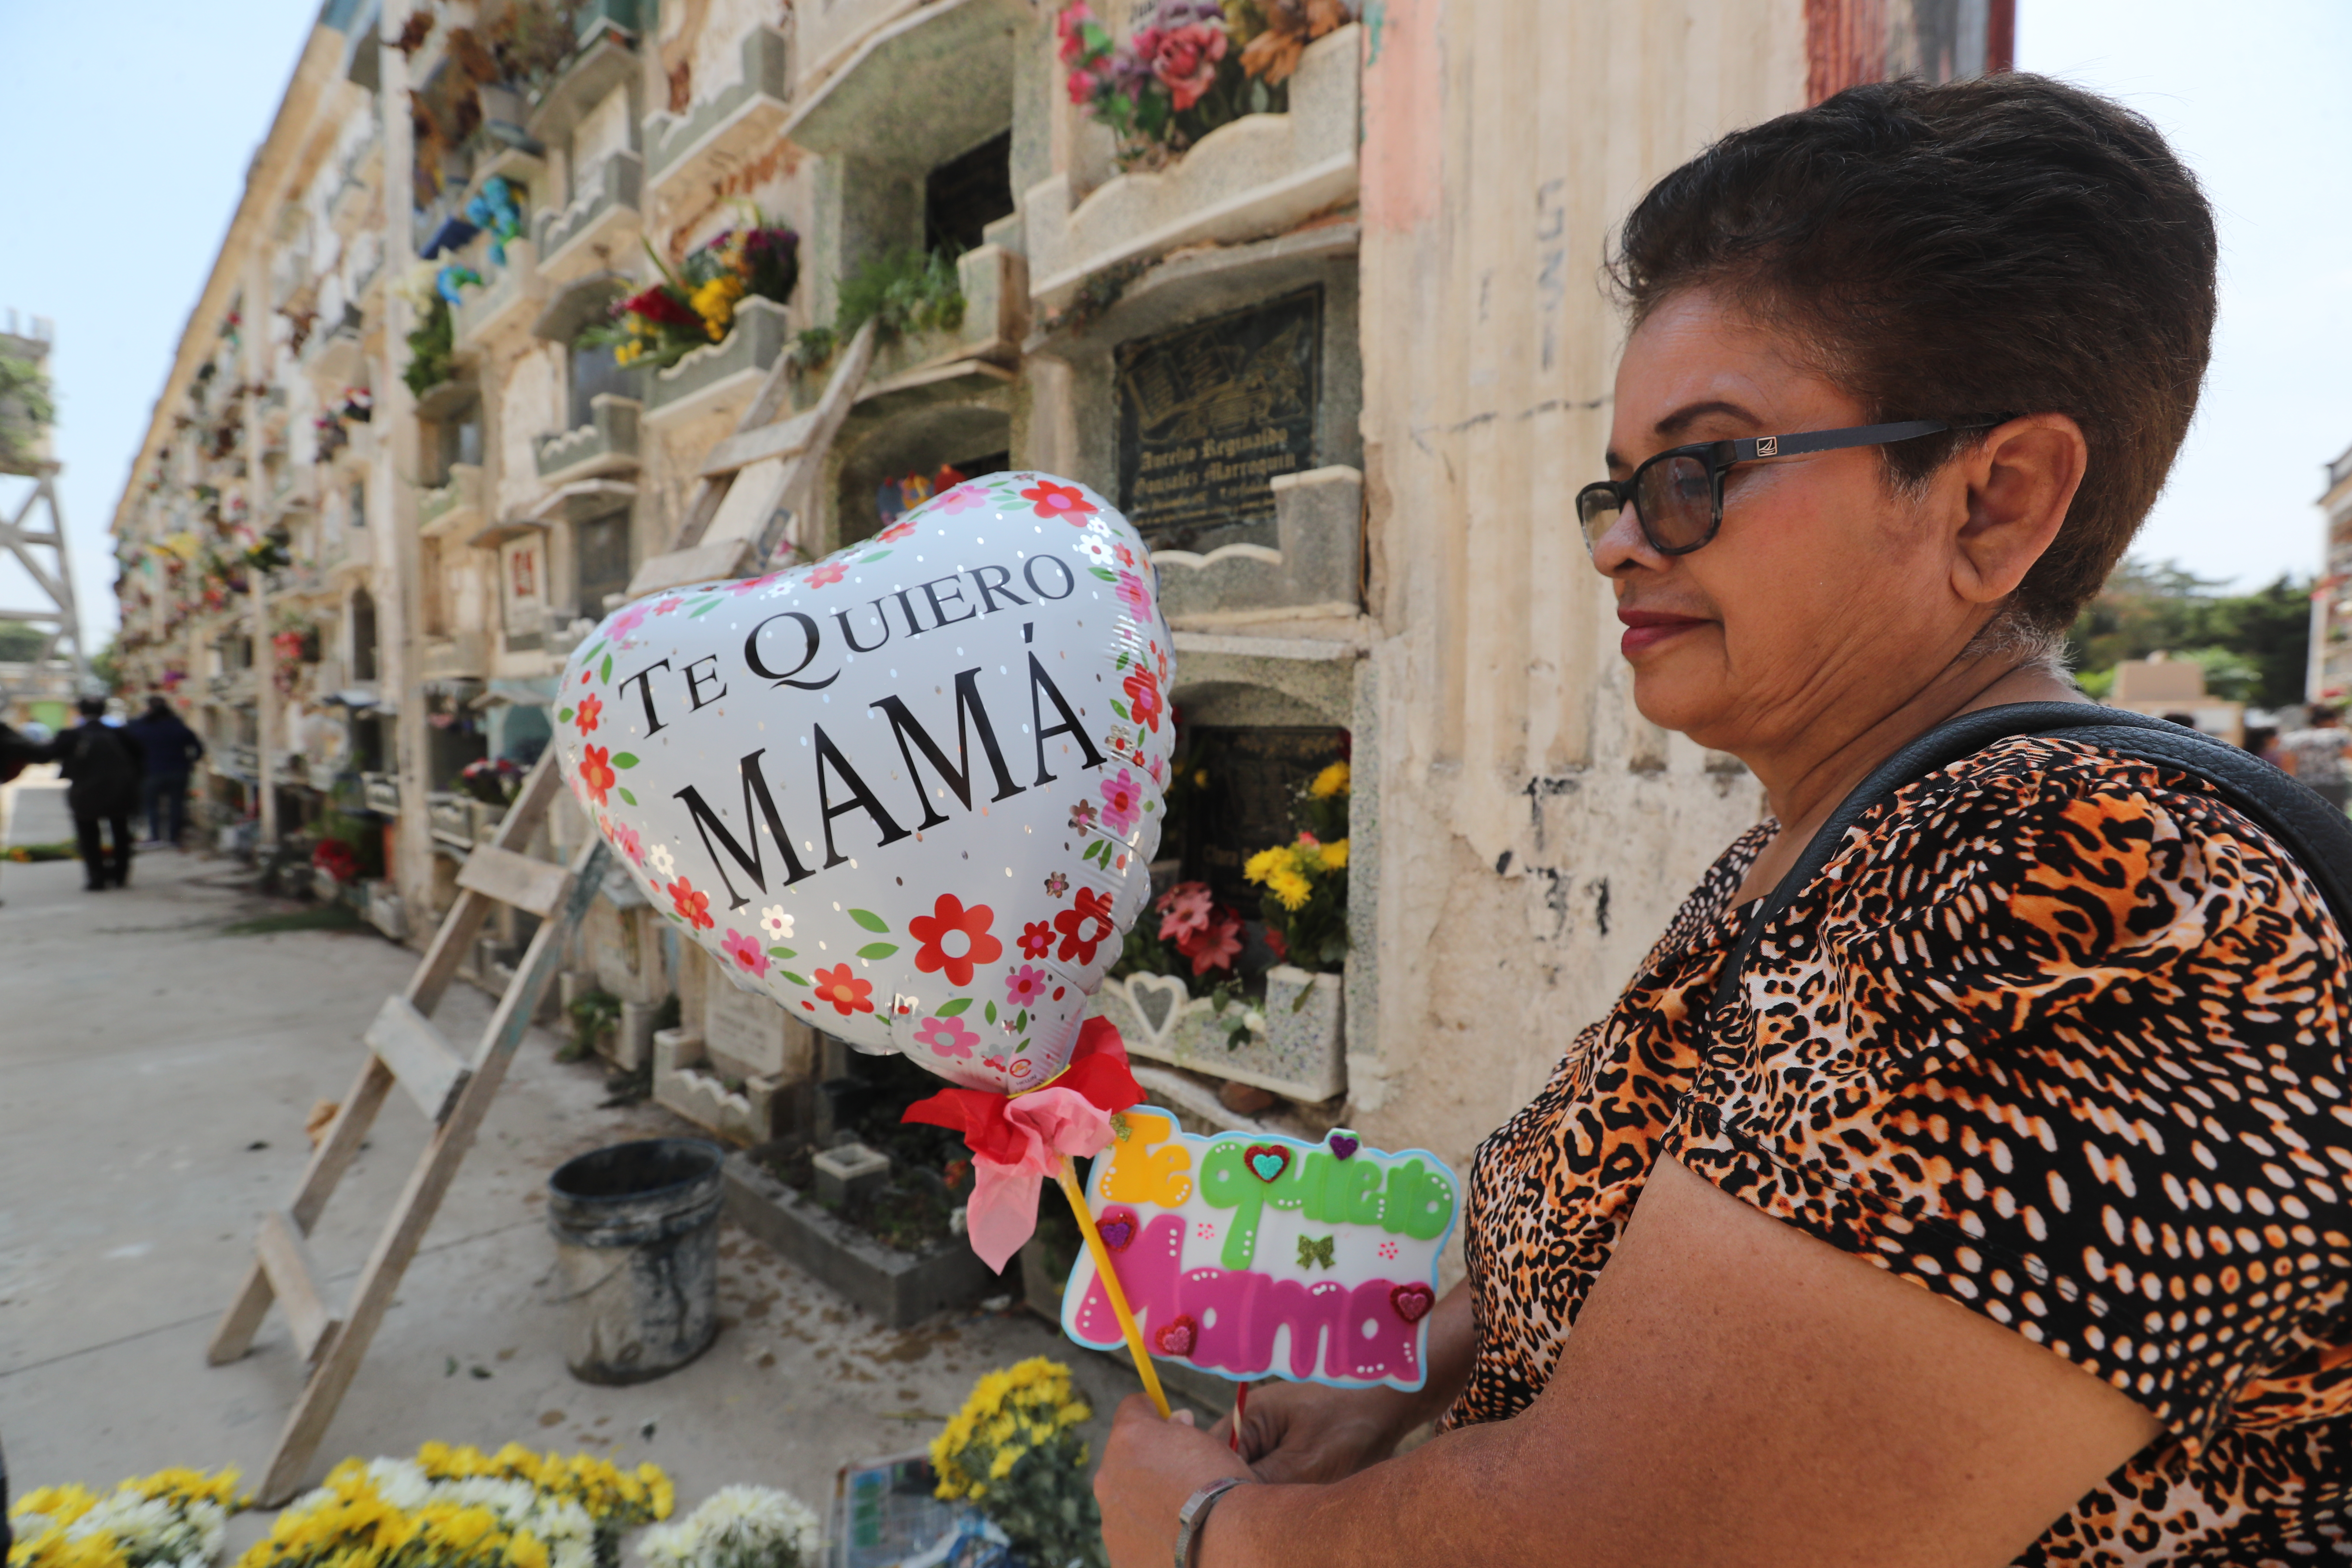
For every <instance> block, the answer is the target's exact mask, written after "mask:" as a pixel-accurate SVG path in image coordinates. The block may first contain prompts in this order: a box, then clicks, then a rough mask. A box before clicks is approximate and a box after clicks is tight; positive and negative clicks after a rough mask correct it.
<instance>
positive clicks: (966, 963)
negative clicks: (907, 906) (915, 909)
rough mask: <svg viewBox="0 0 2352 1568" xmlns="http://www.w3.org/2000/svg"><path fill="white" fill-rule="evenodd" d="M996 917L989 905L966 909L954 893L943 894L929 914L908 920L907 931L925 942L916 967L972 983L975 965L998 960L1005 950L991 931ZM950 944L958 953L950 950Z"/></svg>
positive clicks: (953, 982) (955, 981) (958, 983)
mask: <svg viewBox="0 0 2352 1568" xmlns="http://www.w3.org/2000/svg"><path fill="white" fill-rule="evenodd" d="M995 919H996V914H995V911H994V910H991V909H990V908H989V907H988V906H987V905H986V904H974V905H972V906H971V908H970V909H966V908H964V904H963V900H961V899H959V898H957V897H956V896H955V895H954V894H953V893H941V894H940V901H939V902H938V903H937V904H935V905H933V906H932V908H931V912H930V913H929V914H927V915H917V916H916V917H915V918H914V919H913V920H910V921H908V922H907V933H908V935H909V936H911V937H913V938H914V939H915V940H916V941H917V942H921V943H922V944H923V945H922V946H921V947H920V948H919V949H917V950H916V952H915V967H916V968H917V969H919V970H920V971H921V972H922V973H925V974H944V975H946V976H947V982H948V984H950V985H955V986H964V985H969V984H971V972H972V970H973V969H974V968H975V967H977V966H978V965H980V964H983V963H995V962H996V961H997V959H998V958H999V957H1000V956H1002V955H1003V952H1004V944H1003V942H999V941H997V940H996V939H995V938H994V937H992V936H991V935H989V934H988V928H989V927H990V925H992V923H994V921H995ZM950 943H953V945H954V947H955V949H956V951H955V952H949V951H948V947H949V944H950Z"/></svg>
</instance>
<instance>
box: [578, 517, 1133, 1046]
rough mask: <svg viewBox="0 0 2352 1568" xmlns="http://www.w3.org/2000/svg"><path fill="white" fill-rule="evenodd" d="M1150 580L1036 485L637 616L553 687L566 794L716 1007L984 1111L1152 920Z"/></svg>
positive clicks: (706, 588)
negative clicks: (919, 1075)
mask: <svg viewBox="0 0 2352 1568" xmlns="http://www.w3.org/2000/svg"><path fill="white" fill-rule="evenodd" d="M1170 647H1171V639H1170V637H1169V636H1168V628H1167V625H1166V622H1165V621H1164V620H1163V618H1162V617H1161V616H1160V607H1159V603H1158V596H1157V593H1156V583H1155V580H1154V577H1153V574H1152V569H1151V564H1150V555H1149V553H1148V552H1146V550H1145V548H1144V545H1143V542H1142V540H1141V539H1140V538H1139V536H1138V535H1137V533H1136V531H1135V529H1134V527H1133V526H1132V525H1131V524H1129V522H1128V521H1127V520H1126V519H1125V518H1123V517H1121V516H1120V515H1119V514H1118V512H1117V511H1115V510H1112V509H1111V507H1110V505H1109V504H1108V502H1106V501H1105V500H1103V499H1102V498H1101V497H1100V496H1097V495H1096V494H1095V493H1094V492H1093V491H1091V490H1089V489H1086V488H1085V487H1084V486H1082V485H1076V484H1070V483H1067V482H1065V481H1063V480H1060V479H1053V478H1051V477H1050V476H1046V475H1043V474H1034V473H1007V474H991V475H988V476H986V477H985V478H982V479H973V480H971V481H969V482H967V483H964V484H961V485H957V486H956V487H954V488H953V489H949V490H946V491H943V492H942V493H941V494H940V495H938V496H936V497H934V498H933V499H932V500H929V502H927V503H926V504H925V505H923V506H922V507H921V508H919V510H915V511H911V512H909V513H908V514H907V515H906V516H905V517H903V518H901V519H900V520H899V521H898V522H896V523H893V524H892V525H891V526H889V527H888V528H886V529H884V530H883V531H881V532H880V533H879V534H877V536H876V537H875V538H874V539H872V540H870V541H867V542H864V543H861V544H856V545H853V546H851V547H849V548H848V549H845V550H843V551H839V552H836V553H835V554H833V555H830V556H827V557H826V558H825V559H824V560H823V561H820V562H816V563H812V564H809V565H805V566H797V567H793V568H792V569H790V570H788V571H782V572H774V573H771V574H768V575H766V576H764V577H755V578H751V579H749V580H747V581H742V582H728V583H708V584H701V585H700V586H697V587H690V588H681V589H677V590H675V591H673V592H669V593H665V594H661V595H655V596H652V597H648V598H645V599H640V600H638V601H636V602H635V603H634V604H631V605H625V606H624V607H623V608H621V609H619V610H617V611H615V612H614V614H612V615H610V616H606V617H605V618H604V623H603V624H602V625H601V626H598V627H597V628H596V630H595V632H594V633H593V635H592V636H590V637H588V638H587V639H586V640H585V641H584V642H583V643H582V645H581V647H580V648H579V650H578V651H577V652H575V653H574V654H573V655H572V658H571V661H570V663H569V664H568V665H567V666H566V667H565V669H564V673H563V685H562V693H561V695H560V697H559V699H558V700H557V702H556V704H555V706H556V735H557V741H556V744H557V745H558V746H559V748H560V755H561V758H562V766H563V773H564V776H565V778H566V779H567V780H568V781H569V782H570V784H571V785H572V790H573V792H574V793H575V794H576V795H577V796H578V797H579V800H580V802H581V804H582V805H583V806H584V807H586V808H587V810H588V812H589V813H590V815H591V816H593V817H594V819H595V823H596V827H597V831H599V832H600V833H602V834H603V835H604V837H605V838H606V839H607V840H608V841H609V842H610V843H611V844H612V846H613V847H614V849H615V850H617V851H618V852H619V855H620V857H621V858H622V859H623V860H625V862H626V863H627V865H628V867H629V869H630V871H631V873H632V874H633V875H635V877H636V878H637V879H638V880H639V881H641V882H642V883H643V884H644V885H645V888H646V895H647V897H648V898H650V899H651V900H652V901H653V905H654V907H655V908H656V909H657V910H662V911H663V912H664V913H665V914H667V916H668V918H669V919H670V920H671V921H675V922H676V923H677V926H678V928H679V930H681V931H686V932H688V933H689V934H691V935H692V936H693V938H694V940H695V941H697V942H700V943H701V944H702V946H703V947H704V948H706V949H708V950H709V952H710V953H711V954H712V956H713V957H715V958H716V959H717V960H718V962H719V968H720V969H721V970H722V971H724V972H725V973H726V974H727V976H728V977H729V978H730V979H731V980H732V981H734V982H735V984H738V985H739V986H741V987H743V988H744V989H746V990H750V991H754V992H757V993H759V994H763V995H766V996H770V997H772V998H773V999H774V1000H776V1001H777V1002H779V1003H781V1004H782V1005H784V1006H785V1007H786V1008H787V1009H789V1010H790V1011H791V1012H792V1014H793V1016H796V1017H798V1018H800V1019H802V1020H803V1022H806V1023H809V1024H812V1025H814V1026H816V1027H818V1028H821V1029H823V1030H824V1031H825V1032H826V1033H827V1034H830V1035H834V1036H837V1037H840V1038H842V1039H844V1040H846V1041H848V1042H849V1043H850V1044H852V1045H854V1046H856V1047H861V1048H864V1049H866V1050H872V1051H887V1050H898V1051H902V1052H904V1053H905V1054H906V1055H907V1056H908V1057H911V1058H914V1059H915V1060H916V1061H917V1062H919V1063H920V1064H921V1065H922V1066H924V1067H926V1068H929V1069H930V1070H931V1071H933V1072H936V1073H938V1074H940V1076H941V1077H943V1078H946V1079H950V1080H952V1081H953V1082H956V1083H959V1084H962V1085H965V1086H967V1087H970V1088H974V1089H993V1090H997V1091H1001V1092H1009V1091H1013V1090H1018V1089H1034V1088H1035V1087H1037V1086H1039V1085H1041V1084H1043V1083H1045V1081H1046V1080H1048V1079H1051V1078H1053V1077H1054V1075H1055V1073H1057V1072H1059V1071H1060V1070H1061V1068H1062V1067H1063V1065H1064V1063H1065V1062H1066V1059H1067V1058H1068V1055H1069V1052H1070V1050H1071V1048H1072V1047H1073V1046H1074V1045H1075V1044H1076V1037H1077V1029H1078V1025H1079V1023H1080V1022H1081V1020H1082V1017H1083V1016H1084V1013H1085V1010H1086V1005H1087V996H1088V994H1090V993H1091V992H1092V991H1093V990H1094V989H1095V987H1096V986H1097V984H1100V982H1101V978H1102V973H1103V971H1104V970H1105V969H1106V968H1108V966H1109V965H1110V964H1111V963H1113V962H1114V961H1116V960H1117V959H1118V953H1119V945H1120V942H1121V940H1122V938H1123V935H1124V933H1125V931H1126V930H1127V928H1128V927H1129V925H1131V924H1133V923H1134V921H1135V918H1136V916H1137V915H1138V914H1139V912H1140V911H1141V910H1142V907H1143V904H1144V901H1145V900H1147V899H1148V898H1149V897H1150V871H1149V869H1148V868H1149V866H1150V860H1151V857H1152V854H1153V852H1154V850H1156V849H1157V848H1158V847H1159V843H1160V790H1161V786H1162V785H1163V784H1165V782H1166V780H1167V776H1168V758H1169V752H1170V751H1171V748H1172V746H1173V743H1174V740H1175V735H1174V724H1173V721H1172V719H1171V715H1170V713H1169V710H1168V699H1167V693H1168V689H1169V681H1170V679H1171V675H1172V673H1173V672H1172V670H1171V666H1170V652H1169V650H1170Z"/></svg>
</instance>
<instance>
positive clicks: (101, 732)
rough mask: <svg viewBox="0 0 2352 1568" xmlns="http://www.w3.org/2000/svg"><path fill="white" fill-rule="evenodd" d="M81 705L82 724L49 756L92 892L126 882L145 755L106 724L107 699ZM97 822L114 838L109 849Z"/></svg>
mask: <svg viewBox="0 0 2352 1568" xmlns="http://www.w3.org/2000/svg"><path fill="white" fill-rule="evenodd" d="M80 706H81V722H80V723H79V724H77V725H75V726H74V727H73V728H72V729H70V730H68V731H66V732H65V733H64V734H62V735H60V736H58V742H57V747H56V750H55V751H54V752H52V753H51V754H52V755H53V756H54V757H55V759H56V761H57V763H58V770H59V771H60V772H61V773H64V775H65V777H66V780H67V789H66V807H67V809H68V810H69V811H71V812H72V813H73V819H74V835H75V837H78V838H79V839H80V840H81V863H82V866H83V868H85V870H86V871H87V872H88V874H89V881H88V882H87V883H85V884H84V890H85V891H87V892H92V893H96V892H101V891H103V890H105V889H108V888H110V887H113V888H121V887H127V886H129V885H130V882H131V812H132V810H133V809H135V808H136V807H137V805H138V804H139V781H140V778H141V775H142V773H145V771H146V759H145V758H144V757H143V756H142V755H141V752H140V748H139V742H137V741H136V740H135V739H133V738H132V737H131V735H129V734H127V733H125V732H124V731H121V730H118V729H116V728H114V727H113V726H111V725H110V724H108V723H107V722H106V699H105V698H103V697H85V698H83V699H82V700H81V704H80ZM101 823H103V824H104V826H106V828H107V830H108V831H109V832H110V834H111V835H112V837H113V842H112V844H111V846H110V847H106V846H101V845H100V840H99V827H100V824H101Z"/></svg>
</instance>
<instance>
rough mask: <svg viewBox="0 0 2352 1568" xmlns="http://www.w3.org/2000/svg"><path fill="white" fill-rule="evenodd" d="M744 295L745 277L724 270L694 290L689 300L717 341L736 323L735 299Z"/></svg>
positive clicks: (711, 339) (712, 337) (712, 338)
mask: <svg viewBox="0 0 2352 1568" xmlns="http://www.w3.org/2000/svg"><path fill="white" fill-rule="evenodd" d="M742 297H743V279H740V278H739V277H737V276H736V275H735V274H734V273H732V272H722V273H720V274H719V276H717V277H716V278H713V279H710V280H709V282H707V283H705V284H703V285H702V286H701V287H699V288H698V289H695V291H694V297H693V299H692V300H689V301H688V303H690V304H691V305H693V307H694V313H695V314H696V315H698V316H700V317H701V318H702V324H703V328H704V330H705V331H709V334H710V341H711V342H714V343H715V342H718V341H719V339H721V338H723V337H725V336H726V335H727V329H728V328H729V327H730V326H732V325H734V323H735V301H736V300H740V299H741V298H742Z"/></svg>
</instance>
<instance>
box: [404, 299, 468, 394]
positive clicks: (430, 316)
mask: <svg viewBox="0 0 2352 1568" xmlns="http://www.w3.org/2000/svg"><path fill="white" fill-rule="evenodd" d="M456 356H457V321H455V319H454V318H452V316H451V315H450V313H449V301H448V300H444V299H441V298H439V297H438V296H436V298H435V299H434V300H433V303H432V304H431V306H429V307H428V308H427V309H426V310H425V319H424V321H420V322H418V323H417V325H416V327H415V330H414V331H411V332H410V333H409V334H408V367H407V368H406V369H405V370H404V371H402V372H401V373H400V379H401V380H402V381H404V382H405V383H407V384H408V390H409V392H410V393H411V394H412V395H415V396H418V397H422V396H424V395H425V394H426V393H427V392H430V391H431V390H432V389H433V388H435V387H436V386H438V385H440V384H442V383H443V382H445V381H446V380H448V379H449V377H450V376H451V375H452V374H455V373H456V371H457V357H456Z"/></svg>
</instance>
